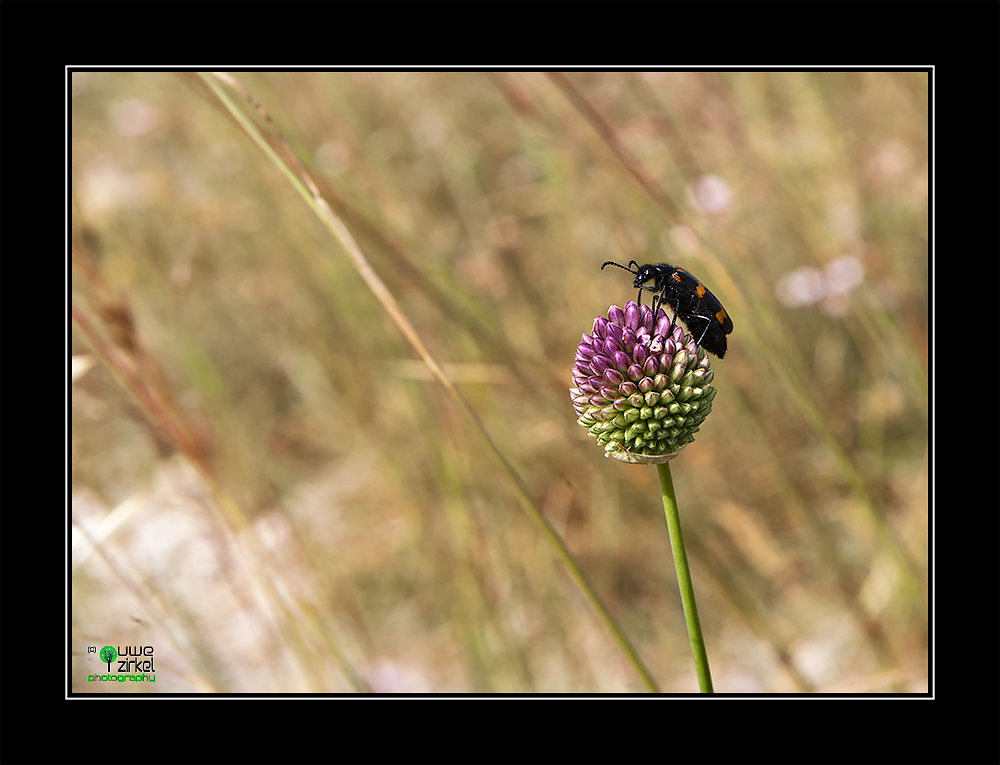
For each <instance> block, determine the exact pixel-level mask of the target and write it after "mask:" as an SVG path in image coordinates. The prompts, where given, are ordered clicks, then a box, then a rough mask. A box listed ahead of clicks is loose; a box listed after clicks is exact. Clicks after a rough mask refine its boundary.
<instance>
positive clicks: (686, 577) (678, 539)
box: [656, 462, 714, 693]
mask: <svg viewBox="0 0 1000 765" xmlns="http://www.w3.org/2000/svg"><path fill="white" fill-rule="evenodd" d="M656 471H657V472H658V473H659V475H660V491H661V492H662V494H663V513H664V515H666V517H667V531H668V532H669V534H670V549H671V550H672V551H673V553H674V568H676V569H677V586H678V587H679V588H680V591H681V603H682V604H683V605H684V621H685V622H687V629H688V636H689V637H690V638H691V653H692V654H694V669H695V672H696V673H697V674H698V687H699V688H701V692H702V693H714V691H713V689H712V673H711V671H710V670H709V668H708V654H707V653H706V652H705V639H704V638H703V637H702V634H701V622H700V621H699V620H698V605H697V604H696V603H695V602H694V587H693V586H692V585H691V569H690V568H688V559H687V552H685V550H684V537H682V536H681V517H680V514H679V513H678V512H677V497H675V496H674V479H673V478H672V477H671V475H670V463H669V462H664V463H662V464H659V465H657V466H656Z"/></svg>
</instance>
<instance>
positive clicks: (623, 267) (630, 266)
mask: <svg viewBox="0 0 1000 765" xmlns="http://www.w3.org/2000/svg"><path fill="white" fill-rule="evenodd" d="M628 265H629V267H628V268H625V266H623V265H622V264H621V263H615V262H614V261H613V260H605V261H604V263H603V265H602V266H601V270H602V271H603V270H604V266H618V267H619V268H620V269H621V270H622V271H628V272H629V273H630V274H635V273H638V272H639V264H638V263H636V262H635V261H634V260H630V261H629V264H628ZM633 265H634V266H635V268H636V270H635V271H633V270H632V266H633Z"/></svg>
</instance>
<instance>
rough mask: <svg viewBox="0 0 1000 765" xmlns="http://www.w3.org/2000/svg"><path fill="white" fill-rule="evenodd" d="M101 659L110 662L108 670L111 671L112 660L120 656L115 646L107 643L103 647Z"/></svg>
mask: <svg viewBox="0 0 1000 765" xmlns="http://www.w3.org/2000/svg"><path fill="white" fill-rule="evenodd" d="M100 655H101V661H106V662H107V663H108V672H110V671H111V662H113V661H114V660H115V659H117V658H118V651H116V650H115V649H114V646H110V645H106V646H104V648H102V649H101V654H100Z"/></svg>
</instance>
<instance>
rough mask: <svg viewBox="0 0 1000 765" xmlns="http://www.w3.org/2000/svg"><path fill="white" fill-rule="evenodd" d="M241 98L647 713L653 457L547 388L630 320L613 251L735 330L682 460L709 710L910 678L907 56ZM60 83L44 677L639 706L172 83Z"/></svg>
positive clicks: (660, 584) (919, 196)
mask: <svg viewBox="0 0 1000 765" xmlns="http://www.w3.org/2000/svg"><path fill="white" fill-rule="evenodd" d="M237 79H238V80H239V81H240V82H241V83H242V84H243V85H244V86H246V87H247V88H248V89H249V90H250V91H251V92H252V93H253V95H254V96H255V97H256V98H257V100H258V101H259V102H260V103H261V104H262V105H263V107H264V108H265V109H266V110H267V112H268V113H269V114H270V116H271V117H272V118H273V120H274V122H275V124H276V125H277V126H278V128H279V129H280V130H281V132H282V133H283V135H284V137H285V139H286V140H287V141H288V143H289V145H290V146H291V148H292V150H293V151H294V152H295V153H296V155H297V156H298V158H299V159H300V160H301V161H302V163H303V164H304V165H305V166H306V168H307V169H308V171H309V173H310V174H311V175H312V177H313V178H314V179H315V180H316V181H317V183H318V185H319V187H320V193H321V194H322V195H323V196H324V198H325V199H326V200H327V201H328V202H329V203H330V206H331V207H332V208H333V209H334V211H335V212H336V213H337V214H338V215H339V216H340V217H341V218H342V220H343V221H344V223H345V224H346V226H347V227H348V228H349V229H350V231H351V232H352V234H353V235H354V237H355V239H357V241H358V243H359V244H360V246H361V248H362V250H363V251H364V252H365V254H366V255H367V257H368V258H369V261H370V263H371V265H372V267H373V268H374V269H375V271H376V272H377V273H378V275H379V276H380V277H381V278H382V279H383V280H384V282H385V283H386V284H387V286H388V288H389V289H390V291H391V292H392V294H393V295H394V296H395V298H396V300H397V301H398V302H399V303H400V305H401V307H402V309H403V311H404V312H405V313H406V314H407V316H408V317H409V318H410V320H411V321H412V322H413V323H414V325H415V326H416V328H417V330H418V332H419V333H420V334H421V336H422V337H423V339H424V341H425V343H426V344H427V345H428V347H429V348H430V350H431V352H432V353H433V354H434V355H435V357H436V358H437V359H438V361H439V362H441V363H442V364H444V365H445V368H446V371H447V372H448V374H449V376H450V377H451V378H452V379H453V380H454V381H455V382H456V384H457V385H458V387H459V388H460V390H461V391H462V393H463V395H464V396H465V397H466V398H467V399H468V400H469V402H470V403H471V405H472V406H473V408H474V409H475V410H476V412H477V413H478V415H479V417H480V418H481V419H482V421H483V423H484V424H485V426H486V428H487V430H488V431H489V433H490V434H491V435H492V437H493V439H494V440H495V441H496V442H497V444H498V446H499V448H500V449H501V451H502V452H503V453H504V454H505V455H506V457H507V459H508V460H509V461H510V462H511V463H512V464H513V465H514V467H515V468H516V469H517V470H518V471H519V473H520V475H521V477H522V478H523V480H524V482H525V484H526V485H527V487H528V489H529V491H530V493H531V495H532V497H533V498H534V499H535V501H536V502H537V503H538V504H539V506H540V507H541V508H542V509H543V511H544V512H545V515H546V517H547V518H548V519H549V521H550V522H551V523H552V525H553V526H554V527H555V528H556V529H557V530H558V531H559V533H560V534H561V535H562V537H563V538H564V539H565V541H566V544H567V546H568V547H569V549H570V550H571V551H572V553H573V555H574V556H575V557H576V559H577V561H578V563H579V565H580V566H581V567H582V569H583V570H584V571H585V572H586V574H587V576H588V578H589V579H590V581H591V583H592V584H593V586H594V588H595V589H596V590H597V592H598V593H599V595H600V596H601V598H602V599H603V600H604V602H605V603H606V604H607V606H608V608H609V610H610V611H611V613H613V614H614V616H615V617H616V618H617V620H618V621H619V623H620V624H621V626H622V628H623V629H624V630H625V632H626V633H627V634H628V635H629V637H630V639H631V640H632V642H633V643H634V644H635V646H636V649H637V651H638V653H639V655H640V656H641V657H642V659H643V661H644V662H645V663H646V665H647V667H648V668H649V671H650V673H651V674H652V676H653V677H654V678H655V679H656V682H657V683H658V685H659V687H660V689H661V690H663V691H665V692H691V691H695V690H697V683H696V680H695V677H694V672H693V665H692V660H691V652H690V648H689V646H688V643H687V635H686V632H685V628H684V620H683V616H682V613H681V608H680V600H679V597H678V593H677V585H676V580H675V575H674V571H673V563H672V560H671V557H670V548H669V540H668V538H667V533H666V529H665V525H664V521H663V512H662V507H661V506H660V503H659V496H658V482H657V477H656V470H655V468H653V467H651V466H633V465H625V464H622V463H618V462H616V461H613V460H606V459H604V458H603V457H602V451H601V449H600V448H599V447H597V446H596V444H595V443H594V442H593V441H591V440H590V439H588V438H587V437H586V434H585V433H584V431H583V430H582V429H581V428H580V427H579V426H578V425H576V423H575V421H574V415H573V410H572V407H571V406H570V402H569V397H568V392H567V390H568V387H569V385H570V370H571V366H572V363H573V356H574V351H575V346H576V344H577V343H578V342H579V340H580V335H581V333H583V332H588V331H589V330H590V327H591V326H592V323H593V319H594V316H595V315H597V314H603V313H605V312H606V310H607V308H608V306H609V305H611V304H613V303H614V304H618V305H621V304H623V303H624V301H626V300H628V299H634V298H635V293H634V290H632V288H631V282H630V277H628V276H627V275H625V274H622V273H621V272H619V271H617V270H614V272H611V271H610V270H607V271H605V272H603V273H602V272H600V271H599V270H598V269H599V267H600V264H601V263H602V262H603V261H605V260H616V261H618V262H620V263H622V264H625V263H627V262H628V261H629V260H632V259H635V260H637V261H638V262H640V263H646V262H663V261H666V262H670V263H674V264H676V265H679V266H682V267H684V268H686V269H688V270H689V271H692V272H693V273H694V274H695V275H697V276H698V277H699V278H700V279H701V280H702V281H703V282H704V283H705V284H706V285H707V286H708V287H709V288H710V289H711V290H712V291H713V292H714V293H715V294H716V296H718V297H719V298H720V300H721V301H722V303H723V304H724V305H725V306H726V307H727V309H728V310H729V313H730V315H731V316H732V318H733V321H734V324H735V331H734V333H733V334H732V335H731V336H730V338H729V347H730V351H729V353H728V354H727V356H726V359H725V360H722V361H719V360H714V359H713V368H714V370H715V385H716V387H717V388H718V389H719V393H718V395H717V397H716V399H715V404H714V410H713V414H712V416H711V417H709V419H708V420H707V422H706V423H705V425H704V426H703V427H702V432H701V433H700V434H699V438H698V440H697V441H696V442H695V443H694V444H693V445H691V446H690V447H688V449H687V450H686V451H685V452H684V454H683V455H682V456H681V457H679V458H678V459H677V460H676V461H675V462H674V463H673V464H672V470H673V476H674V481H675V485H676V489H677V495H678V501H679V503H680V507H681V518H682V521H683V523H684V532H685V540H686V541H687V543H688V553H689V556H690V558H691V565H692V573H693V578H694V585H695V591H696V593H697V596H698V602H699V608H700V612H701V619H702V624H703V627H704V631H705V638H706V643H707V647H708V655H709V660H710V662H711V667H712V672H713V678H714V681H715V688H716V690H717V691H718V692H735V693H741V692H795V691H821V692H846V691H859V692H885V691H896V692H923V691H926V688H927V677H926V659H927V610H926V602H927V593H926V571H927V505H928V497H927V485H928V484H927V470H928V453H927V433H928V422H927V417H928V412H927V331H928V329H927V328H928V325H927V316H928V293H927V273H928V216H927V194H928V144H927V140H928V76H927V74H926V73H919V72H914V73H906V72H889V73H863V72H851V73H829V72H812V73H794V72H780V73H779V72H771V73H766V72H765V73H709V72H701V73H639V72H625V73H596V72H577V73H570V74H566V75H550V74H544V73H513V74H509V73H496V74H487V73H468V74H466V73H363V72H355V73H323V74H311V73H299V72H296V73H281V74H270V73H240V74H238V75H237ZM71 87H72V90H71V98H72V101H71V105H72V124H71V130H72V136H71V138H72V144H71V150H72V153H71V158H70V162H71V165H70V167H71V195H72V196H71V204H72V210H71V212H72V239H73V269H72V300H73V306H74V316H75V317H76V318H77V321H76V322H75V323H74V328H73V333H72V338H71V343H72V347H71V352H72V354H73V361H74V363H73V381H72V412H71V416H72V424H71V427H72V432H71V446H72V454H71V471H72V515H73V524H74V525H73V562H72V600H71V621H72V643H73V645H72V648H73V655H74V661H73V688H74V690H77V691H92V690H95V688H94V684H90V685H88V683H87V682H86V680H87V677H86V676H87V674H88V672H95V671H98V670H99V669H100V667H99V666H98V664H97V663H95V662H97V660H96V659H94V657H93V656H91V655H88V654H87V646H90V645H96V646H97V648H98V650H99V649H100V647H101V646H103V645H107V644H110V645H116V646H117V645H126V644H128V645H138V644H142V645H152V646H154V648H155V652H156V657H157V664H156V668H157V683H156V685H155V686H153V685H149V686H144V687H143V688H142V689H143V690H145V691H147V692H161V691H192V690H195V691H212V690H214V691H242V692H282V691H335V692H350V691H355V690H360V691H364V690H375V691H382V692H445V691H459V692H494V691H496V692H623V691H635V690H641V689H642V686H641V684H640V683H639V680H638V679H637V677H636V674H635V672H634V671H633V669H632V667H631V666H630V665H628V664H627V663H626V662H625V661H624V659H623V658H622V655H621V653H619V651H618V650H617V648H616V647H615V645H614V643H613V642H612V641H611V639H610V638H609V637H608V635H607V634H606V632H605V631H604V630H603V628H602V627H601V625H600V623H599V622H598V621H597V620H596V619H595V617H594V615H593V613H592V611H591V610H590V609H589V607H588V605H587V603H586V601H585V600H584V599H583V598H582V597H581V595H580V593H579V592H578V591H577V590H576V588H575V587H574V586H573V584H572V582H571V581H570V579H569V577H567V576H566V574H565V572H564V571H563V569H562V568H561V566H560V565H559V564H558V563H557V562H556V560H555V558H554V557H553V556H552V554H551V552H550V550H549V549H548V548H547V547H546V546H545V545H544V544H543V543H542V542H541V541H540V539H539V536H538V533H537V531H536V530H535V528H534V527H533V526H532V525H531V523H530V522H529V521H528V520H527V518H526V516H525V515H524V512H523V511H522V509H521V507H520V506H519V504H518V501H517V499H516V497H515V496H514V493H513V492H512V491H511V488H510V486H509V485H508V484H507V483H506V481H505V479H504V477H503V475H502V473H501V472H500V471H499V470H498V469H497V468H496V465H495V463H494V462H493V461H492V460H491V459H490V457H489V455H488V454H487V453H486V451H485V449H484V448H483V446H482V444H481V442H480V441H479V440H478V439H477V438H476V437H475V436H474V434H473V433H472V432H471V430H470V428H469V426H468V424H467V423H466V421H465V420H463V419H462V417H461V416H460V414H459V413H458V411H457V410H456V409H455V407H454V406H453V405H452V403H451V402H450V401H449V400H448V399H447V397H446V396H445V395H444V393H443V391H442V389H441V387H440V386H439V385H438V384H437V383H436V382H433V381H432V379H431V377H430V375H429V374H428V373H427V371H426V368H425V367H424V366H423V364H422V362H420V361H419V358H418V357H417V355H416V354H415V352H414V351H413V349H412V348H411V347H410V345H409V344H408V343H407V342H406V341H405V339H404V338H403V337H402V335H401V334H400V332H399V330H398V329H397V328H396V326H395V325H394V324H393V323H392V321H391V320H390V319H389V318H388V316H387V315H386V313H385V311H384V310H382V308H381V307H380V305H379V303H378V302H377V301H376V299H375V298H374V296H373V295H372V293H371V292H370V291H369V290H368V289H367V287H366V286H365V284H364V282H363V281H362V279H361V278H360V276H359V275H358V273H357V272H356V271H355V269H354V268H353V267H352V266H351V264H350V262H349V261H348V259H347V258H346V257H345V256H344V254H343V251H342V250H341V248H340V246H339V245H338V244H337V243H336V241H334V240H333V238H332V237H331V236H330V235H329V233H328V232H327V231H326V230H325V229H324V227H323V225H322V224H321V222H320V221H319V220H318V219H317V218H316V216H315V215H314V214H313V213H312V212H311V210H310V209H309V208H308V207H307V206H306V205H305V204H304V203H303V201H302V199H301V198H300V197H299V196H298V195H296V194H295V193H294V191H293V190H292V187H291V186H290V185H289V184H288V182H287V180H286V179H285V178H284V177H283V176H282V175H281V174H280V173H279V172H278V171H277V169H276V167H275V166H274V165H273V164H272V163H271V162H269V161H268V160H267V159H266V158H265V157H264V155H263V154H262V153H261V152H260V150H259V149H258V148H257V147H255V146H254V145H253V144H252V143H251V142H250V141H249V140H248V139H247V136H246V135H245V133H244V132H243V131H242V130H241V129H240V128H239V126H238V125H237V124H236V123H235V122H234V121H233V120H232V119H231V117H230V115H229V114H228V113H227V112H226V111H225V109H223V108H222V106H221V105H220V103H219V101H218V100H217V99H216V98H215V97H214V96H213V95H212V94H211V92H210V91H209V90H208V89H207V88H205V87H204V85H203V84H202V83H201V81H199V80H198V79H197V77H196V76H195V75H193V74H190V73H186V74H165V73H164V74H158V73H125V72H120V73H115V72H106V73H89V72H88V73H74V74H73V75H72V79H71ZM234 99H235V100H236V101H238V102H240V103H241V104H242V105H243V106H244V107H245V108H246V111H247V112H248V113H252V112H253V110H252V108H250V107H249V106H247V105H246V103H245V102H241V101H240V99H239V97H238V96H237V95H236V94H234ZM254 119H255V120H256V121H257V122H258V124H260V125H262V126H263V124H264V123H263V121H262V120H260V118H259V115H255V117H254ZM102 343H104V344H105V351H104V353H101V351H100V347H101V344H102ZM108 349H110V350H108ZM109 354H110V355H113V356H114V357H115V358H117V359H118V368H117V369H115V368H114V367H115V365H114V364H112V365H111V366H109V364H108V363H106V361H107V359H108V358H109ZM130 375H131V376H132V377H131V378H130V377H129V376H130ZM129 379H132V385H131V386H130V384H129V382H128V380H129ZM136 381H139V382H138V383H136ZM142 386H144V388H145V389H146V390H148V391H149V392H150V397H151V398H150V399H149V400H155V401H156V402H158V404H157V405H156V406H154V407H152V409H151V407H150V405H149V400H147V401H144V400H142V399H140V398H137V396H136V392H135V391H136V389H137V387H142ZM151 411H153V412H154V415H153V416H151V414H150V412H151ZM157 411H158V412H160V414H161V415H162V416H161V417H160V418H157V417H156V416H155V412H157ZM164 423H168V424H167V425H165V424H164ZM169 423H175V426H172V425H170V424H169ZM192 455H195V458H194V459H192ZM197 466H200V468H198V469H196V468H197ZM233 508H237V510H234V509H233ZM234 517H238V518H244V519H245V522H244V523H240V522H233V521H232V519H233V518H234ZM95 546H96V547H95ZM100 666H104V665H100ZM96 690H105V689H104V688H101V689H96ZM114 690H118V687H117V686H116V687H115V688H114Z"/></svg>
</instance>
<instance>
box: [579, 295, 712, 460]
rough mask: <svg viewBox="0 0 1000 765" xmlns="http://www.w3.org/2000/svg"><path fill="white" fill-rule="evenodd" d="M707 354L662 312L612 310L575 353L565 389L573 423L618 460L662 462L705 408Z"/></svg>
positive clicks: (708, 400) (631, 306)
mask: <svg viewBox="0 0 1000 765" xmlns="http://www.w3.org/2000/svg"><path fill="white" fill-rule="evenodd" d="M713 377H714V375H713V373H712V370H711V369H710V367H709V363H708V354H706V353H705V351H704V350H703V349H702V348H699V347H698V346H697V345H695V342H694V340H693V339H692V338H691V336H690V335H685V334H684V333H683V330H682V329H681V327H680V326H677V325H675V326H674V327H673V328H671V326H670V317H669V316H667V314H666V312H665V311H663V310H660V311H659V314H658V316H657V317H656V319H655V320H654V318H653V312H652V310H650V308H649V306H645V305H642V306H640V305H636V303H634V302H633V301H631V300H630V301H629V302H627V303H626V304H625V310H622V309H621V308H619V307H618V306H614V305H613V306H611V308H610V309H609V310H608V316H607V318H604V317H603V316H598V317H597V318H596V319H594V329H593V332H592V333H591V334H589V335H584V336H583V340H582V341H581V342H580V345H578V346H577V349H576V363H575V364H574V365H573V387H572V388H570V389H569V394H570V398H571V399H572V401H573V408H574V409H575V410H576V413H577V415H578V419H577V422H579V423H580V424H581V425H582V426H583V427H584V428H586V430H587V432H588V433H589V434H590V435H591V436H592V437H593V438H596V439H597V443H599V444H600V445H601V446H603V447H604V456H606V457H614V458H615V459H618V460H621V461H622V462H636V463H650V462H667V461H668V460H670V459H673V458H674V457H676V456H677V455H678V454H679V453H680V451H681V449H683V448H684V447H685V446H686V445H687V444H689V443H691V442H692V441H694V434H695V433H697V432H698V428H699V426H700V425H701V423H702V422H703V421H704V420H705V418H706V417H707V416H708V413H709V412H711V411H712V399H714V398H715V388H713V387H712V386H711V385H710V384H709V383H711V382H712V379H713Z"/></svg>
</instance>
